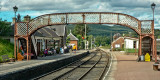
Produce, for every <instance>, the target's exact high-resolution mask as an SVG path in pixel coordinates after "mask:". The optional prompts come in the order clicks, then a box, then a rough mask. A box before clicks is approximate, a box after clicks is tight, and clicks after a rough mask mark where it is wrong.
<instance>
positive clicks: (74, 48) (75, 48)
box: [73, 45, 77, 53]
mask: <svg viewBox="0 0 160 80" xmlns="http://www.w3.org/2000/svg"><path fill="white" fill-rule="evenodd" d="M76 50H77V47H76V45H74V46H73V51H74V53H76Z"/></svg>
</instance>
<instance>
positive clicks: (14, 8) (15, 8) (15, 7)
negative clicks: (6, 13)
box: [13, 6, 18, 18]
mask: <svg viewBox="0 0 160 80" xmlns="http://www.w3.org/2000/svg"><path fill="white" fill-rule="evenodd" d="M13 10H14V13H15V18H16V13H17V11H18V7H17V6H14V7H13Z"/></svg>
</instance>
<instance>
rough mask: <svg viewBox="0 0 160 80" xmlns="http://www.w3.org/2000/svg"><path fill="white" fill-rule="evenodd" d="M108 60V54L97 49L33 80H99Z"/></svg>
mask: <svg viewBox="0 0 160 80" xmlns="http://www.w3.org/2000/svg"><path fill="white" fill-rule="evenodd" d="M109 61H110V56H109V54H107V53H106V52H104V51H102V50H100V49H97V50H96V51H94V52H92V53H91V54H90V55H89V56H87V57H85V58H83V59H81V60H79V61H75V62H73V63H71V64H69V65H67V66H65V67H63V68H60V69H58V70H55V71H52V72H50V73H47V74H44V75H42V76H39V77H37V78H34V80H83V79H92V80H101V79H102V78H103V75H104V73H105V71H106V70H107V68H108V64H109Z"/></svg>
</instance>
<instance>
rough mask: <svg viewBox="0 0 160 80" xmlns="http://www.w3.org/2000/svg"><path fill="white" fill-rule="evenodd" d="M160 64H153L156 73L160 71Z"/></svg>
mask: <svg viewBox="0 0 160 80" xmlns="http://www.w3.org/2000/svg"><path fill="white" fill-rule="evenodd" d="M159 65H160V64H156V63H155V64H153V70H155V71H158V70H159V69H158V66H159Z"/></svg>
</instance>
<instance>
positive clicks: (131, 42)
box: [124, 39, 138, 49]
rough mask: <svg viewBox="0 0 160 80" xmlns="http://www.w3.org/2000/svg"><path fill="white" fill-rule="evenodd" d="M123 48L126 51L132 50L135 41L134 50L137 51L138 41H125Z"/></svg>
mask: <svg viewBox="0 0 160 80" xmlns="http://www.w3.org/2000/svg"><path fill="white" fill-rule="evenodd" d="M124 41H125V43H124V47H125V48H126V49H134V41H136V49H138V40H132V39H125V40H124Z"/></svg>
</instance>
